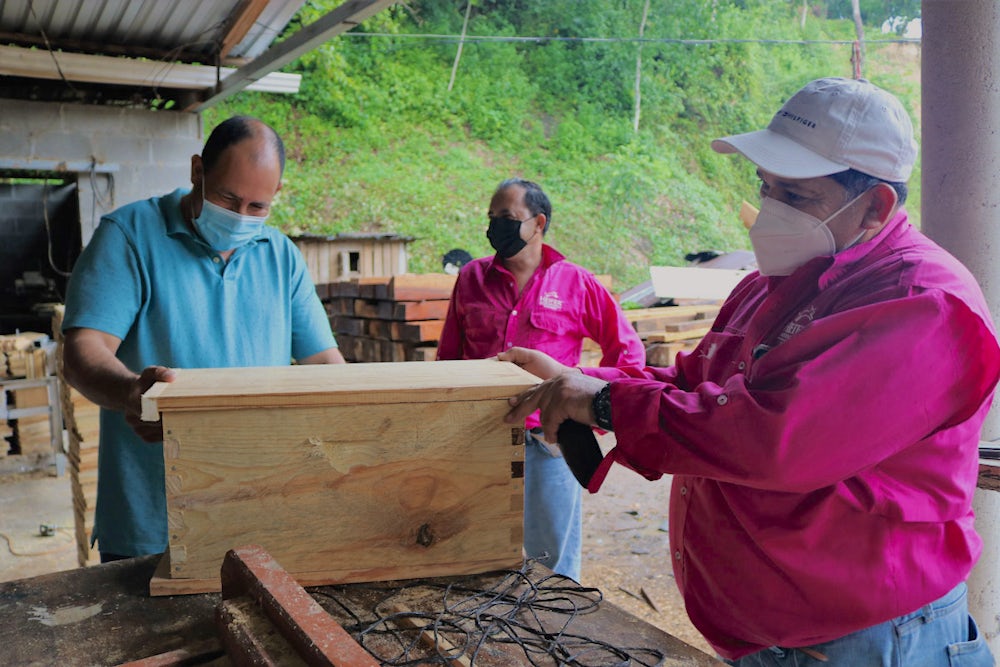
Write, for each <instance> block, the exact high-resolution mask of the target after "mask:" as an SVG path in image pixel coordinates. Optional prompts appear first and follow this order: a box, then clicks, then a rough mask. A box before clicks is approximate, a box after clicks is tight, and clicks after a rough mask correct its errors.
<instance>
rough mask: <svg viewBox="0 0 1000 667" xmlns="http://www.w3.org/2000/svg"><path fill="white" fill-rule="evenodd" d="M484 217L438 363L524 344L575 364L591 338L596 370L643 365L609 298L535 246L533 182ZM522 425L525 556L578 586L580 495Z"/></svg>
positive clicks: (533, 419)
mask: <svg viewBox="0 0 1000 667" xmlns="http://www.w3.org/2000/svg"><path fill="white" fill-rule="evenodd" d="M488 216H489V221H490V223H489V229H488V230H487V233H486V234H487V237H488V238H489V240H490V244H491V245H492V246H493V248H494V250H496V251H497V252H496V255H494V256H492V257H483V258H480V259H477V260H474V261H472V262H470V263H468V264H466V265H465V266H463V267H462V270H461V272H460V273H459V275H458V280H457V281H456V283H455V289H454V291H453V292H452V295H451V304H450V306H449V308H448V317H447V319H446V320H445V324H444V330H443V331H442V333H441V339H440V341H439V343H438V359H485V358H487V357H492V356H495V355H496V354H497V353H499V352H502V351H504V350H508V349H510V348H512V347H514V346H523V347H527V348H532V349H535V350H541V351H543V352H545V353H547V354H548V355H551V356H552V357H553V358H554V359H557V360H559V362H561V363H563V364H569V365H575V364H578V363H579V362H580V352H581V350H582V347H583V339H584V338H590V339H591V340H594V341H596V342H597V343H598V344H599V345H600V346H601V351H602V353H603V356H602V358H601V365H602V366H642V365H644V363H645V356H646V352H645V349H644V348H643V345H642V341H641V340H640V339H639V337H638V335H637V334H636V333H635V330H634V329H633V328H632V325H631V324H630V323H629V322H628V320H626V319H625V317H624V315H623V314H622V311H621V308H620V307H619V305H618V302H617V301H616V300H615V298H614V296H612V295H611V293H610V292H608V290H607V289H605V288H604V286H603V285H601V284H600V283H599V282H598V281H597V279H596V278H595V277H594V276H593V274H591V273H590V272H589V271H587V270H585V269H583V268H581V267H579V266H577V265H576V264H573V263H572V262H569V261H567V260H566V258H565V257H563V256H562V255H561V254H559V252H558V251H556V250H555V249H554V248H552V247H551V246H548V245H546V244H545V243H543V242H542V239H543V237H544V235H545V233H546V232H547V231H548V228H549V223H550V221H551V219H552V205H551V203H550V202H549V198H548V197H547V196H546V194H545V192H543V191H542V189H541V188H540V187H539V186H538V185H537V184H536V183H532V182H531V181H525V180H522V179H509V180H506V181H504V182H503V183H501V184H500V186H499V187H498V188H497V190H496V193H494V195H493V198H492V200H491V201H490V209H489V213H488ZM525 427H526V428H527V429H528V431H527V433H526V435H525V448H524V449H525V455H524V456H525V466H524V468H525V471H524V548H525V552H526V553H527V555H528V556H529V557H532V558H537V559H539V560H540V561H541V562H542V563H544V564H545V565H546V566H548V567H549V568H550V569H552V570H553V571H554V572H557V573H559V574H562V575H564V576H567V577H569V578H571V579H574V580H577V581H579V579H580V556H581V540H582V538H581V532H582V526H581V520H582V512H581V493H580V492H581V487H580V485H579V484H578V483H577V481H576V479H575V478H574V476H573V474H572V473H571V472H570V469H569V468H568V467H567V465H566V462H565V461H564V460H563V459H562V458H561V457H560V455H559V453H558V450H557V449H554V448H551V447H547V446H546V445H545V443H544V442H542V441H541V440H540V438H541V433H540V429H538V417H537V415H527V416H526V420H525ZM533 431H535V432H533ZM550 442H554V439H553V440H550Z"/></svg>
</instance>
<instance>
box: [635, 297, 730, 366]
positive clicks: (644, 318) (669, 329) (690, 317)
mask: <svg viewBox="0 0 1000 667" xmlns="http://www.w3.org/2000/svg"><path fill="white" fill-rule="evenodd" d="M720 307H721V305H720V304H719V303H708V304H698V305H688V306H664V307H662V308H641V309H636V310H626V311H625V317H626V318H628V321H629V322H631V323H632V326H633V327H635V331H636V333H638V334H639V338H641V339H642V342H643V344H644V345H645V347H646V365H648V366H670V365H671V364H673V363H674V360H675V358H676V357H677V353H678V352H681V351H690V350H693V349H694V348H695V346H696V345H697V344H698V341H700V340H701V339H702V337H704V335H705V334H706V333H708V331H709V329H710V328H711V326H712V322H713V321H714V320H715V316H716V315H717V314H718V313H719V308H720Z"/></svg>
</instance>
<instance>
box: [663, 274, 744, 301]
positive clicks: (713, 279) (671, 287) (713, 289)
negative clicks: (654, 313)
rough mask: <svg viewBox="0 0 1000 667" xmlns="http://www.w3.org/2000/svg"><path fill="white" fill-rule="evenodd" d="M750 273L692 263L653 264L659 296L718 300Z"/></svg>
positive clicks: (723, 297)
mask: <svg viewBox="0 0 1000 667" xmlns="http://www.w3.org/2000/svg"><path fill="white" fill-rule="evenodd" d="M749 273H750V272H749V271H739V270H734V269H704V268H698V267H689V266H651V267H649V276H650V278H651V279H652V281H653V291H654V293H655V294H656V296H658V297H660V298H681V299H718V300H722V299H725V298H726V297H727V296H729V293H730V292H732V291H733V288H734V287H736V285H737V283H739V282H740V281H741V280H743V278H745V277H746V276H747V275H748V274H749Z"/></svg>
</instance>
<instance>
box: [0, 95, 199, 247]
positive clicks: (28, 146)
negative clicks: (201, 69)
mask: <svg viewBox="0 0 1000 667" xmlns="http://www.w3.org/2000/svg"><path fill="white" fill-rule="evenodd" d="M204 139H205V138H204V136H203V134H202V130H201V116H200V115H199V114H196V113H188V112H183V111H149V110H143V109H121V108H116V107H104V106H95V105H81V104H64V103H54V102H30V101H21V100H0V166H3V167H9V166H10V165H11V164H21V163H26V164H27V165H29V166H30V165H32V164H34V165H46V164H51V163H53V162H55V163H59V162H65V163H67V164H70V165H73V166H78V165H80V164H81V163H82V164H84V165H90V164H91V163H94V165H95V168H94V169H90V168H89V167H88V168H86V169H82V168H77V169H74V173H75V174H76V177H77V183H78V185H79V187H78V189H77V193H78V196H79V203H80V231H81V238H82V241H83V243H84V244H86V243H87V242H88V241H89V240H90V237H91V236H92V234H93V232H94V229H95V228H96V226H97V223H98V222H99V221H100V218H101V216H102V215H103V214H105V213H107V212H110V211H112V210H114V209H116V208H118V207H119V206H122V205H124V204H127V203H129V202H133V201H136V200H139V199H145V198H147V197H151V196H153V195H160V194H165V193H167V192H170V191H171V190H173V189H174V188H177V187H181V186H187V187H190V185H191V156H192V155H195V154H198V153H200V152H201V147H202V145H203V143H204ZM37 168H42V167H37ZM103 170H109V171H107V172H105V171H103Z"/></svg>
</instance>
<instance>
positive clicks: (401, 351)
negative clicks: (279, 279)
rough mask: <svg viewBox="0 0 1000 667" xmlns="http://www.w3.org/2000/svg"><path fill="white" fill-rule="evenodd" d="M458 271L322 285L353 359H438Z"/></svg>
mask: <svg viewBox="0 0 1000 667" xmlns="http://www.w3.org/2000/svg"><path fill="white" fill-rule="evenodd" d="M454 286H455V276H452V275H448V274H444V273H422V274H415V273H404V274H399V275H396V276H392V277H381V278H358V279H354V280H347V281H340V282H333V283H326V284H321V285H317V287H316V289H317V292H318V293H319V295H320V299H321V300H322V301H323V304H324V305H325V306H326V311H327V314H328V315H329V316H330V326H331V327H332V328H333V332H334V334H335V335H336V337H337V344H338V345H339V346H340V351H341V354H343V355H344V358H345V359H347V361H351V362H387V361H433V360H434V359H435V358H436V356H437V343H438V340H439V339H440V338H441V330H442V329H443V328H444V320H445V317H446V316H447V314H448V302H449V299H450V298H451V291H452V288H453V287H454Z"/></svg>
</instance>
